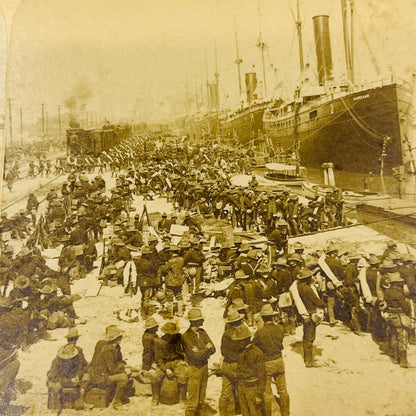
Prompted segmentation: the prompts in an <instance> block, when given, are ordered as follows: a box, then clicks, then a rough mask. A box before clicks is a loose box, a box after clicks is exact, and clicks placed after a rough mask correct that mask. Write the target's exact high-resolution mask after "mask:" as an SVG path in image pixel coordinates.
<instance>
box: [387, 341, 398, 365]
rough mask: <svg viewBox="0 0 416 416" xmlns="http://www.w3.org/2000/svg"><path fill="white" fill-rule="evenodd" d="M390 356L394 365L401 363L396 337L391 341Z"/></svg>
mask: <svg viewBox="0 0 416 416" xmlns="http://www.w3.org/2000/svg"><path fill="white" fill-rule="evenodd" d="M389 355H390V357H391V360H392V361H393V364H398V363H399V356H398V350H397V338H396V337H392V338H391V339H390V345H389Z"/></svg>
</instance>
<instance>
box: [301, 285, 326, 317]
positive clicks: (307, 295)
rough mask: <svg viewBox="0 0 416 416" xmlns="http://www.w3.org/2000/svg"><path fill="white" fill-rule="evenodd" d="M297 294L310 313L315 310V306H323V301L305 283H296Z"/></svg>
mask: <svg viewBox="0 0 416 416" xmlns="http://www.w3.org/2000/svg"><path fill="white" fill-rule="evenodd" d="M298 291H299V296H300V298H301V299H302V302H303V304H304V305H305V308H306V310H307V311H308V312H309V313H310V314H311V313H314V312H315V311H316V309H317V308H323V307H324V303H323V302H322V300H321V299H319V298H318V296H316V294H315V292H314V291H313V290H312V288H311V287H310V286H309V285H308V284H305V283H299V284H298Z"/></svg>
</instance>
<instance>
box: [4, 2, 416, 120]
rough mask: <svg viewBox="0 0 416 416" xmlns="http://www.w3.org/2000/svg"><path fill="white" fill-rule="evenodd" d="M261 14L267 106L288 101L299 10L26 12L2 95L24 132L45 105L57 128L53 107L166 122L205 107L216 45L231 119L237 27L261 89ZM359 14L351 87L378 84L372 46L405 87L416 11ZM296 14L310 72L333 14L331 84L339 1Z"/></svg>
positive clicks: (361, 5)
mask: <svg viewBox="0 0 416 416" xmlns="http://www.w3.org/2000/svg"><path fill="white" fill-rule="evenodd" d="M2 1H3V2H5V1H6V2H7V0H2ZM258 3H260V11H261V13H260V15H261V19H260V21H261V29H262V39H263V41H264V42H265V44H266V50H265V58H266V68H267V70H266V72H267V73H266V80H267V87H268V97H269V98H270V97H273V96H276V95H278V94H283V95H286V96H288V97H290V96H293V93H292V91H293V88H294V87H295V85H296V83H297V80H298V77H299V58H298V50H297V40H296V38H295V25H294V20H293V17H292V14H291V10H293V11H295V10H296V1H295V0H22V1H21V2H20V5H19V7H18V8H17V10H16V13H15V15H14V19H13V26H12V28H11V34H10V39H9V56H8V67H7V71H8V72H7V88H6V94H7V97H9V98H12V100H13V101H12V103H13V110H12V111H13V117H18V113H17V112H18V111H19V108H22V109H23V111H24V115H25V119H26V120H36V119H37V118H39V116H40V114H41V104H42V103H44V104H45V108H46V109H47V111H48V113H49V114H51V115H52V116H53V115H54V114H56V112H57V106H58V105H59V106H61V109H62V111H63V112H65V111H69V109H70V108H72V111H75V112H78V113H79V114H80V117H83V116H81V114H84V113H85V112H94V113H95V114H97V117H99V118H103V117H105V118H108V119H110V120H111V121H117V120H119V119H122V118H131V119H134V120H137V121H140V120H142V121H148V122H161V121H165V120H167V119H169V118H171V117H173V116H178V115H180V114H183V112H184V111H185V102H187V101H190V100H193V101H194V102H195V96H198V97H199V98H198V100H199V101H201V96H203V97H205V94H206V87H205V83H206V78H207V76H206V73H208V79H209V81H213V80H214V73H215V49H214V45H215V44H216V48H217V67H218V73H219V74H220V76H219V82H220V99H221V106H222V107H227V108H233V107H235V106H236V105H237V103H238V102H239V100H240V97H239V94H238V78H237V68H236V65H235V63H234V61H235V58H236V51H235V35H234V17H233V16H234V15H235V16H236V23H237V33H238V46H239V52H240V57H241V58H242V59H243V63H242V73H243V74H244V72H249V71H251V70H253V65H255V69H254V70H255V71H256V72H257V74H258V78H259V79H260V80H261V79H262V68H261V60H260V53H259V50H258V49H257V48H256V43H257V41H258V36H259V19H258V13H257V11H258V9H257V6H258ZM355 3H356V8H357V10H358V12H359V16H360V18H359V20H357V21H356V25H355V27H356V29H357V35H356V38H357V42H356V45H357V53H356V55H357V56H356V61H357V63H359V64H357V75H358V76H359V77H361V78H363V79H367V80H370V79H373V78H375V77H376V72H375V68H374V65H373V64H372V59H371V54H370V53H369V50H368V48H367V42H366V39H367V41H368V44H369V45H371V50H372V54H373V55H374V57H375V60H376V61H377V63H378V66H379V69H380V71H381V73H382V74H383V75H387V74H389V72H391V71H393V73H394V74H395V75H396V76H399V77H402V78H406V77H409V76H410V74H411V73H412V71H414V70H416V49H414V48H413V47H412V43H413V42H412V39H415V38H416V19H414V16H415V15H416V13H415V12H416V0H382V1H381V0H355ZM300 4H301V19H302V23H303V30H304V50H305V60H306V62H310V64H311V66H312V68H313V67H314V66H315V65H316V58H315V53H314V41H313V28H312V16H314V15H317V14H329V15H330V31H331V44H332V52H333V62H334V72H335V73H336V74H342V73H344V72H345V70H344V66H345V63H344V52H343V44H342V32H341V11H340V0H300ZM362 28H363V29H364V31H365V35H366V38H364V36H363V34H362V33H363V32H362ZM1 29H2V26H0V30H1ZM279 82H280V83H281V85H283V89H279V90H277V89H275V88H274V87H275V86H276V85H277V84H278V83H279ZM186 97H188V100H187V99H186Z"/></svg>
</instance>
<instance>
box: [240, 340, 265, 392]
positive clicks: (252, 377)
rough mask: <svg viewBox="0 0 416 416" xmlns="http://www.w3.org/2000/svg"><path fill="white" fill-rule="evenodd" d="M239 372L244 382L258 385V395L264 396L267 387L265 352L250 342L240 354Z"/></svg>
mask: <svg viewBox="0 0 416 416" xmlns="http://www.w3.org/2000/svg"><path fill="white" fill-rule="evenodd" d="M237 374H238V376H239V378H240V380H241V382H242V383H243V384H246V383H250V384H249V385H250V386H251V387H253V386H257V393H256V396H257V397H261V398H262V397H263V394H264V391H265V389H266V380H267V376H266V366H265V363H264V355H263V352H262V351H261V350H260V349H259V348H258V347H256V346H255V345H253V344H249V345H248V346H247V347H246V348H245V349H244V350H243V351H242V352H241V353H240V354H239V356H238V368H237Z"/></svg>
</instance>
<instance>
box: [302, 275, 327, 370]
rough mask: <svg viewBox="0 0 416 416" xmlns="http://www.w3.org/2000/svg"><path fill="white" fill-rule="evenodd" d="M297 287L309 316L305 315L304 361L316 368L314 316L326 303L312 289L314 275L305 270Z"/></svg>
mask: <svg viewBox="0 0 416 416" xmlns="http://www.w3.org/2000/svg"><path fill="white" fill-rule="evenodd" d="M297 282H298V283H299V284H298V285H297V288H298V291H299V296H300V299H301V300H302V302H303V304H304V306H305V308H306V311H307V314H306V315H303V316H302V318H303V360H304V362H305V367H316V364H315V363H314V361H313V342H314V341H315V338H316V322H315V318H314V314H315V313H316V311H317V309H318V308H323V307H324V303H323V302H322V300H321V299H320V298H319V297H318V295H317V294H316V292H315V291H314V290H313V289H312V287H311V284H312V273H311V271H310V270H309V269H306V268H303V269H301V270H300V272H299V274H298V281H297Z"/></svg>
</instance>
